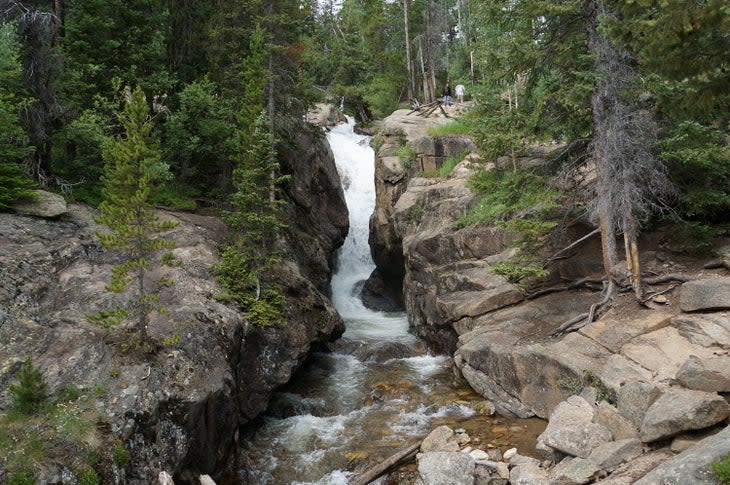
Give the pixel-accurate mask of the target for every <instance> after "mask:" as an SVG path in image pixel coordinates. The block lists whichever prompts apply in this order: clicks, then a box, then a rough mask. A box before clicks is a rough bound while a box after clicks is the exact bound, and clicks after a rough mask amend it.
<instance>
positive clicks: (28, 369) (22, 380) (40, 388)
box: [10, 357, 48, 415]
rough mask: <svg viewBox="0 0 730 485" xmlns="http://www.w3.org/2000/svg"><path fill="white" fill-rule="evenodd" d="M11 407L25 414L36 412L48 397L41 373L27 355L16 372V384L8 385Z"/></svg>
mask: <svg viewBox="0 0 730 485" xmlns="http://www.w3.org/2000/svg"><path fill="white" fill-rule="evenodd" d="M10 394H11V395H12V396H13V407H14V408H15V409H17V410H18V411H20V412H21V413H23V414H25V415H31V414H35V413H37V412H38V411H39V410H40V409H41V407H42V406H43V404H44V403H45V402H46V401H47V399H48V392H47V386H46V383H45V382H43V374H41V371H39V370H38V369H36V368H35V367H34V366H33V360H32V359H31V358H30V357H28V358H27V359H26V360H25V362H24V363H23V367H22V368H21V369H20V372H19V373H18V384H17V385H14V386H10Z"/></svg>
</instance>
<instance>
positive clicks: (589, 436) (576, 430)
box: [540, 396, 611, 458]
mask: <svg viewBox="0 0 730 485" xmlns="http://www.w3.org/2000/svg"><path fill="white" fill-rule="evenodd" d="M594 415H595V410H594V408H593V406H591V405H590V404H588V403H587V402H586V401H585V399H583V398H581V397H579V396H571V397H569V398H568V399H567V400H566V401H564V402H562V403H560V404H558V406H557V407H556V408H555V409H554V410H553V412H552V414H551V415H550V422H549V423H548V425H547V428H545V431H544V432H543V434H542V435H540V436H541V439H543V440H544V442H545V444H546V445H548V446H550V447H551V448H555V449H556V450H560V451H562V452H564V453H567V454H569V455H573V456H578V457H581V458H587V457H588V455H590V453H591V451H592V450H593V449H594V448H596V447H597V446H599V445H601V444H603V443H606V442H608V441H610V440H611V432H610V431H609V430H608V429H607V428H606V427H605V426H603V425H601V424H597V423H594V422H593V417H594Z"/></svg>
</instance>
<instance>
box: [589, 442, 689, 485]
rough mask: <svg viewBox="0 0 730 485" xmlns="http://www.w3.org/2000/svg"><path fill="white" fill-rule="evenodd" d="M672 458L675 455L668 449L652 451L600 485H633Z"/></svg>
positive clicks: (621, 467)
mask: <svg viewBox="0 0 730 485" xmlns="http://www.w3.org/2000/svg"><path fill="white" fill-rule="evenodd" d="M672 456H674V455H673V454H672V452H671V451H669V450H668V449H667V448H661V449H659V450H656V451H650V452H649V453H645V454H643V455H641V456H640V457H638V458H636V459H634V460H631V461H629V462H628V463H624V464H623V465H621V466H620V467H618V468H617V469H616V470H615V471H614V472H613V473H612V474H611V475H609V476H608V478H606V479H605V480H602V481H601V482H599V483H600V484H601V485H604V484H605V485H631V484H632V483H634V482H635V481H636V480H638V479H639V478H641V477H643V476H644V475H646V474H647V473H649V472H650V471H651V470H653V469H654V468H656V467H657V465H659V464H660V463H662V462H664V461H666V460H668V459H669V458H671V457H672ZM682 485H684V484H682Z"/></svg>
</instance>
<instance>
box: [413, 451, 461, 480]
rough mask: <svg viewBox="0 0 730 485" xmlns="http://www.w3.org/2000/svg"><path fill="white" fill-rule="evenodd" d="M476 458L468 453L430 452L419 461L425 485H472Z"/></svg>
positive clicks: (419, 469)
mask: <svg viewBox="0 0 730 485" xmlns="http://www.w3.org/2000/svg"><path fill="white" fill-rule="evenodd" d="M474 467H475V463H474V458H472V457H471V456H469V455H467V454H466V453H448V452H429V453H423V454H422V455H421V456H420V458H419V459H418V473H419V475H421V479H422V480H423V483H424V485H472V484H473V483H474Z"/></svg>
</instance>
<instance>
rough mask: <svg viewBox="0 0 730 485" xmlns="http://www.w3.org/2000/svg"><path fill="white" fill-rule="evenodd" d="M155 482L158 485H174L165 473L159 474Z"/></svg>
mask: <svg viewBox="0 0 730 485" xmlns="http://www.w3.org/2000/svg"><path fill="white" fill-rule="evenodd" d="M157 482H158V483H159V485H175V482H174V481H173V480H172V477H171V476H170V474H169V473H167V472H164V471H163V472H160V473H159V475H157Z"/></svg>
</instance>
